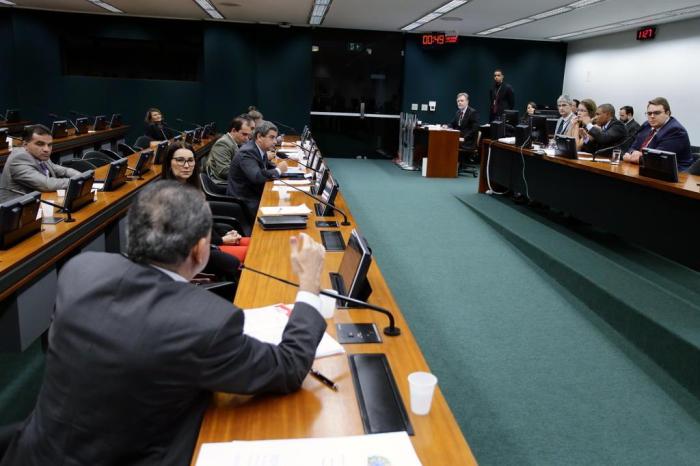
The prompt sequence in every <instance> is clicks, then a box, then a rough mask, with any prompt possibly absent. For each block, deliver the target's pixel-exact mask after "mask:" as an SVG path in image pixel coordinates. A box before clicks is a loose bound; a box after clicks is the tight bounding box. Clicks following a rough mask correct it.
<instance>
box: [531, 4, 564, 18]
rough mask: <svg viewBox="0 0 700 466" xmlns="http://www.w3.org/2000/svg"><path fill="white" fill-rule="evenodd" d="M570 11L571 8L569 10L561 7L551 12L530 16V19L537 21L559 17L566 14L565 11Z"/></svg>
mask: <svg viewBox="0 0 700 466" xmlns="http://www.w3.org/2000/svg"><path fill="white" fill-rule="evenodd" d="M571 10H572V8H570V7H568V6H563V7H560V8H555V9H553V10H548V11H543V12H542V13H538V14H536V15H532V16H530V18H532V19H538V20H539V19H544V18H549V17H550V16H556V15H560V14H562V13H566V12H567V11H571Z"/></svg>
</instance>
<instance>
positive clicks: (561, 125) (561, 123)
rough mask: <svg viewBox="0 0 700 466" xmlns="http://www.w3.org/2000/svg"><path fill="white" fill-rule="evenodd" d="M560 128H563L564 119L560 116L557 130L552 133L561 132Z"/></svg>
mask: <svg viewBox="0 0 700 466" xmlns="http://www.w3.org/2000/svg"><path fill="white" fill-rule="evenodd" d="M562 129H564V119H563V118H560V119H559V124H558V125H557V130H556V131H555V132H554V134H561V132H562Z"/></svg>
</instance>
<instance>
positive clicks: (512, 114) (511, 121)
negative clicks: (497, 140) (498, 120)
mask: <svg viewBox="0 0 700 466" xmlns="http://www.w3.org/2000/svg"><path fill="white" fill-rule="evenodd" d="M503 121H505V123H506V125H510V126H512V127H515V126H516V125H517V124H518V123H519V113H518V111H517V110H503Z"/></svg>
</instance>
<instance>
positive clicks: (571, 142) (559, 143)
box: [554, 134, 578, 159]
mask: <svg viewBox="0 0 700 466" xmlns="http://www.w3.org/2000/svg"><path fill="white" fill-rule="evenodd" d="M554 142H555V144H556V147H555V149H554V155H556V156H557V157H564V158H565V159H576V158H578V153H577V151H576V139H574V138H572V137H571V136H562V135H561V134H557V135H556V136H554Z"/></svg>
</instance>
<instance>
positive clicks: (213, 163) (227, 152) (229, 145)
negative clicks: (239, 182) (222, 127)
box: [205, 114, 253, 185]
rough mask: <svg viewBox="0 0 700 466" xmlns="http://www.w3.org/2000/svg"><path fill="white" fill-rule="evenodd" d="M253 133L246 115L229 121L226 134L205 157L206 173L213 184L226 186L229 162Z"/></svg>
mask: <svg viewBox="0 0 700 466" xmlns="http://www.w3.org/2000/svg"><path fill="white" fill-rule="evenodd" d="M252 133H253V130H252V128H251V120H250V119H249V118H248V115H245V114H244V115H240V116H237V117H236V118H234V119H233V120H231V124H230V125H229V128H228V132H227V133H226V134H224V135H223V136H221V137H220V138H219V139H218V140H217V141H216V142H215V143H214V145H213V146H212V148H211V150H210V151H209V155H207V164H206V167H205V169H206V173H207V175H209V178H211V180H212V181H213V182H214V183H217V184H224V185H225V184H227V183H228V171H229V168H231V160H233V158H234V157H235V156H236V153H237V152H238V149H239V148H240V147H241V146H242V145H243V144H245V143H246V142H248V141H249V140H250V135H251V134H252Z"/></svg>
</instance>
